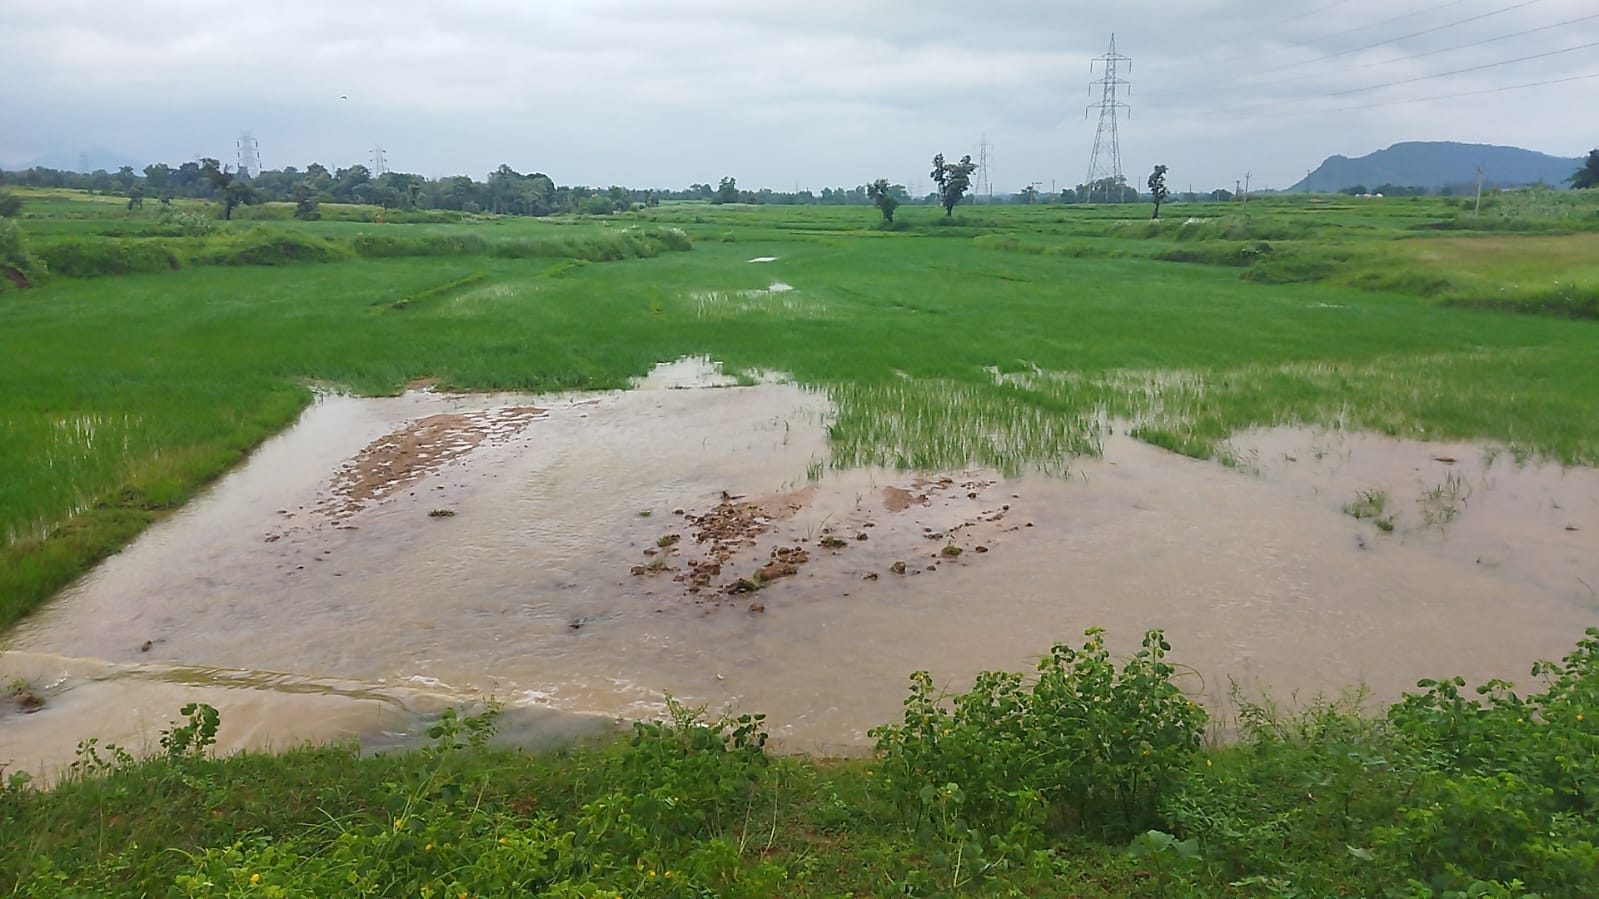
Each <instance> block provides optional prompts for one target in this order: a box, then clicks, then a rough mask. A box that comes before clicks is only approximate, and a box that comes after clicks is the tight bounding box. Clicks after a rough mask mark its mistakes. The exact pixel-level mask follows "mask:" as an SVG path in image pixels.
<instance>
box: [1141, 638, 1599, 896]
mask: <svg viewBox="0 0 1599 899" xmlns="http://www.w3.org/2000/svg"><path fill="white" fill-rule="evenodd" d="M1532 675H1533V676H1534V677H1537V678H1542V679H1543V683H1544V687H1545V689H1544V690H1543V691H1542V692H1540V693H1534V694H1531V695H1528V696H1525V697H1522V696H1520V695H1518V694H1517V693H1516V692H1515V691H1514V690H1513V689H1512V687H1511V685H1510V684H1508V683H1506V682H1504V681H1490V682H1488V683H1486V684H1484V685H1482V686H1481V687H1478V688H1477V689H1476V690H1475V694H1474V695H1469V694H1468V692H1467V691H1466V690H1465V689H1464V687H1465V680H1464V679H1462V678H1459V677H1454V678H1448V679H1443V680H1423V681H1421V682H1420V684H1419V686H1420V687H1421V688H1422V692H1420V693H1411V694H1407V695H1406V696H1405V697H1404V699H1403V700H1402V701H1401V702H1399V703H1398V704H1396V705H1394V706H1393V707H1391V708H1390V709H1389V710H1388V714H1387V716H1386V717H1385V718H1377V719H1369V718H1364V717H1362V716H1361V715H1360V713H1359V710H1358V703H1336V704H1329V703H1317V704H1316V705H1315V706H1313V707H1312V708H1311V710H1310V711H1309V712H1307V713H1305V714H1304V715H1302V716H1299V717H1296V718H1292V719H1284V718H1282V717H1281V716H1278V715H1276V714H1275V713H1274V712H1273V711H1272V710H1270V709H1267V708H1263V707H1261V706H1257V705H1251V704H1248V703H1242V704H1241V709H1242V711H1241V714H1240V730H1241V731H1242V733H1241V735H1240V736H1241V743H1240V745H1239V746H1237V747H1235V748H1234V749H1232V750H1229V751H1227V752H1223V753H1217V754H1215V755H1214V756H1213V760H1214V762H1215V764H1211V762H1210V761H1207V764H1206V766H1205V767H1202V768H1196V770H1195V771H1194V773H1193V774H1192V775H1191V776H1190V777H1189V779H1188V781H1187V782H1186V783H1185V784H1183V785H1182V786H1181V788H1179V789H1177V790H1173V791H1172V792H1171V793H1170V794H1169V795H1168V797H1167V799H1166V801H1165V802H1164V804H1163V806H1162V808H1163V811H1164V812H1165V813H1166V815H1167V817H1168V818H1169V819H1170V821H1171V822H1172V824H1173V826H1174V828H1175V829H1176V830H1177V831H1178V832H1180V833H1182V834H1185V835H1187V836H1190V837H1193V838H1197V839H1199V840H1200V842H1201V843H1202V844H1203V845H1204V846H1205V848H1206V850H1207V852H1208V853H1209V855H1210V857H1211V858H1212V859H1214V860H1217V861H1219V862H1221V863H1222V864H1223V865H1225V866H1226V870H1225V871H1224V872H1223V873H1224V874H1225V875H1226V876H1227V877H1228V878H1229V879H1232V878H1241V877H1246V876H1249V877H1253V878H1257V879H1262V880H1265V879H1272V880H1280V881H1284V882H1287V881H1288V880H1291V881H1292V883H1293V885H1294V887H1295V888H1296V889H1297V890H1298V892H1299V894H1301V895H1332V894H1339V895H1404V896H1416V897H1427V896H1435V895H1443V896H1451V895H1459V896H1466V895H1470V896H1478V895H1481V896H1522V895H1526V894H1532V893H1536V894H1538V895H1541V896H1544V897H1546V899H1547V897H1586V896H1590V895H1592V887H1593V884H1595V883H1599V847H1596V845H1595V843H1596V839H1595V836H1596V835H1599V721H1595V720H1594V717H1593V716H1594V714H1595V709H1596V708H1599V628H1590V629H1588V631H1587V633H1586V635H1585V637H1584V638H1583V639H1582V640H1581V641H1580V642H1579V643H1578V644H1577V648H1576V649H1575V650H1574V651H1573V652H1572V653H1570V654H1568V655H1567V656H1566V657H1565V659H1564V661H1563V662H1561V663H1553V662H1539V663H1537V664H1535V665H1533V667H1532ZM1457 891H1460V892H1457Z"/></svg>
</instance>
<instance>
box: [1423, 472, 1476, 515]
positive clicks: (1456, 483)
mask: <svg viewBox="0 0 1599 899" xmlns="http://www.w3.org/2000/svg"><path fill="white" fill-rule="evenodd" d="M1470 498H1471V485H1470V484H1468V483H1466V480H1465V478H1464V477H1463V476H1462V475H1461V474H1460V473H1459V472H1454V471H1451V472H1449V473H1448V474H1446V475H1444V480H1443V482H1442V483H1440V484H1435V485H1433V486H1432V487H1429V488H1427V489H1426V490H1423V491H1422V493H1421V496H1420V497H1419V498H1418V499H1417V501H1416V502H1417V505H1419V506H1420V507H1421V517H1422V521H1424V522H1425V523H1426V524H1427V526H1428V527H1437V528H1442V527H1444V526H1446V525H1448V524H1449V523H1450V522H1452V521H1454V520H1455V518H1457V517H1458V516H1459V515H1460V513H1461V512H1462V511H1463V510H1464V509H1465V507H1466V501H1467V500H1468V499H1470Z"/></svg>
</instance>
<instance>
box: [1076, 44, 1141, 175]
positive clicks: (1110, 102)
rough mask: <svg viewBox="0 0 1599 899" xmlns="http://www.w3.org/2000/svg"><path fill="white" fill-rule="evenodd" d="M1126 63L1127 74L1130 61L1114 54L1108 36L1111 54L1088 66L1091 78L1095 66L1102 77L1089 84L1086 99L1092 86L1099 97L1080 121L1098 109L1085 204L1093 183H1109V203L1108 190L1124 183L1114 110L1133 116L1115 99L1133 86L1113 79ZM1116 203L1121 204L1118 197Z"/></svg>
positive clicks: (1109, 52)
mask: <svg viewBox="0 0 1599 899" xmlns="http://www.w3.org/2000/svg"><path fill="white" fill-rule="evenodd" d="M1124 62H1125V63H1127V70H1128V71H1129V72H1130V71H1132V68H1133V61H1132V59H1130V58H1128V57H1126V56H1122V55H1121V54H1119V53H1117V52H1116V35H1114V34H1112V35H1111V36H1110V50H1108V51H1107V52H1106V53H1105V55H1104V56H1096V57H1094V59H1093V60H1091V61H1090V62H1089V63H1088V71H1089V74H1093V71H1094V63H1099V64H1100V65H1102V66H1103V67H1104V69H1103V71H1104V75H1103V77H1101V78H1100V79H1099V80H1098V81H1092V82H1090V83H1089V96H1093V86H1094V85H1096V84H1097V85H1099V87H1100V97H1099V102H1098V103H1097V104H1095V103H1091V104H1089V106H1088V109H1085V110H1084V111H1083V118H1085V119H1086V118H1087V117H1088V110H1089V109H1094V108H1096V107H1097V108H1098V109H1099V129H1098V130H1097V131H1095V132H1094V152H1093V153H1092V154H1091V155H1090V156H1089V157H1088V202H1090V203H1092V202H1094V182H1096V181H1100V180H1105V179H1109V181H1108V183H1107V184H1106V186H1105V187H1106V189H1105V199H1106V200H1109V199H1110V186H1111V185H1112V184H1114V185H1117V186H1118V188H1119V187H1120V185H1121V184H1122V183H1123V182H1124V181H1125V180H1126V179H1125V178H1124V177H1122V149H1121V142H1120V139H1119V135H1118V132H1117V128H1116V110H1118V109H1125V110H1127V115H1128V117H1131V116H1132V114H1133V108H1132V107H1131V106H1128V105H1127V104H1126V103H1122V102H1120V101H1119V100H1117V99H1116V91H1117V89H1118V88H1120V87H1123V86H1126V87H1127V92H1128V93H1132V83H1131V82H1128V81H1123V80H1122V79H1120V78H1118V77H1116V69H1117V67H1118V66H1119V65H1120V64H1121V63H1124ZM1116 199H1117V200H1121V199H1122V198H1121V197H1120V196H1117V198H1116Z"/></svg>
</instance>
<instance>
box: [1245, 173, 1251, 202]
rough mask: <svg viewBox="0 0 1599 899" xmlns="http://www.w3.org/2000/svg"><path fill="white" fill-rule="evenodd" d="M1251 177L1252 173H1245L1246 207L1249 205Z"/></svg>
mask: <svg viewBox="0 0 1599 899" xmlns="http://www.w3.org/2000/svg"><path fill="white" fill-rule="evenodd" d="M1250 175H1251V173H1250V172H1245V173H1244V205H1245V206H1248V205H1249V177H1250Z"/></svg>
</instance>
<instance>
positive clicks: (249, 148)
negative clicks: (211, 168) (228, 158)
mask: <svg viewBox="0 0 1599 899" xmlns="http://www.w3.org/2000/svg"><path fill="white" fill-rule="evenodd" d="M234 146H236V147H237V148H238V150H239V168H238V170H237V171H238V175H239V177H240V178H248V177H250V176H251V175H259V174H260V173H261V145H260V144H258V143H256V140H255V138H253V137H251V136H250V132H248V131H246V132H244V133H243V134H241V135H239V139H238V140H236V141H234Z"/></svg>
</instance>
